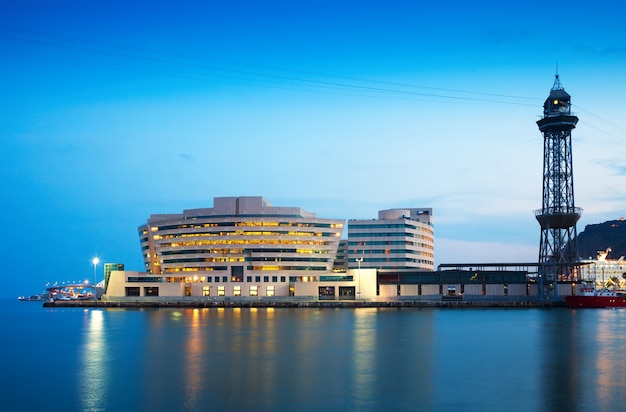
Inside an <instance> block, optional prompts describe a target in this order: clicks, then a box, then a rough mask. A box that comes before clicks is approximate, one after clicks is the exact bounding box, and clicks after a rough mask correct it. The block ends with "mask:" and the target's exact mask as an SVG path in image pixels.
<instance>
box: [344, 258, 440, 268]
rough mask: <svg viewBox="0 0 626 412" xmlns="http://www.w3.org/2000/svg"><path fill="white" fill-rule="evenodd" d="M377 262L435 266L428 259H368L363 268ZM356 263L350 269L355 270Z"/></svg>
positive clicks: (352, 263)
mask: <svg viewBox="0 0 626 412" xmlns="http://www.w3.org/2000/svg"><path fill="white" fill-rule="evenodd" d="M377 262H412V263H427V264H433V262H432V261H430V260H427V259H412V258H367V259H364V260H363V262H362V263H361V266H363V265H365V264H367V263H377ZM354 267H355V264H354V262H350V268H354Z"/></svg>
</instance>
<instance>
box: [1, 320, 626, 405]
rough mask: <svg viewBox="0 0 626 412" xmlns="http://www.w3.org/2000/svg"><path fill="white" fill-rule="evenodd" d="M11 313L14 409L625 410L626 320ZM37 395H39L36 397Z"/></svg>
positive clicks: (9, 394) (7, 400)
mask: <svg viewBox="0 0 626 412" xmlns="http://www.w3.org/2000/svg"><path fill="white" fill-rule="evenodd" d="M8 315H11V316H8ZM8 315H7V312H3V311H0V320H1V321H3V323H4V324H5V325H6V326H5V328H4V330H3V331H2V333H4V336H3V338H5V341H11V342H15V344H14V345H13V344H12V345H10V346H7V347H6V348H5V350H4V351H2V352H0V353H2V355H0V356H2V358H0V361H2V362H3V366H4V369H5V371H6V372H5V373H6V374H7V376H13V377H14V380H13V381H12V382H10V383H9V384H8V385H5V386H4V387H2V388H1V389H0V390H2V393H0V395H2V396H3V399H4V405H5V406H8V407H9V409H7V410H13V409H14V408H16V407H17V406H18V405H19V406H20V407H21V409H25V410H33V409H41V408H45V409H48V410H67V409H70V410H83V411H98V410H138V411H148V410H150V411H161V410H188V411H203V410H219V409H222V410H272V411H274V410H294V409H296V410H300V411H302V410H316V411H317V410H342V411H361V410H385V411H393V410H398V411H400V410H401V411H404V410H424V411H502V410H505V411H506V412H512V411H527V410H533V411H545V412H549V411H561V410H567V411H574V412H578V411H580V412H586V411H611V410H621V409H622V406H623V405H624V404H626V394H625V390H626V387H625V385H626V359H625V358H624V356H623V354H624V351H625V350H626V335H625V334H626V310H569V309H548V310H541V309H495V308H490V309H458V310H457V309H407V308H405V309H391V308H389V309H272V308H268V309H266V308H258V309H228V308H226V309H224V308H220V309H215V308H212V309H178V310H173V309H151V310H100V309H90V310H83V309H76V310H68V309H63V310H57V309H54V310H46V311H39V312H36V311H33V312H32V313H18V315H19V316H16V315H12V314H11V313H10V312H9V313H8ZM16 319H18V320H19V321H18V320H16ZM26 319H30V320H29V321H28V322H31V325H32V322H40V324H41V325H42V327H43V326H44V325H45V327H46V328H47V329H49V330H56V331H62V332H63V333H64V334H65V336H58V335H56V334H49V335H48V338H47V340H46V346H41V336H37V337H35V336H34V335H33V334H32V332H31V330H36V328H32V327H24V325H25V324H26V323H25V322H26ZM29 334H30V335H29ZM10 339H13V340H10ZM36 340H38V343H39V345H35V343H34V342H35V341H36ZM35 348H37V349H35ZM52 354H53V355H54V357H53V356H52ZM50 359H54V360H55V362H56V363H57V364H58V365H62V366H63V367H57V369H56V370H55V374H54V375H53V376H54V379H51V378H50V374H28V377H26V374H25V373H24V372H23V369H24V368H29V367H30V368H33V367H34V366H35V365H40V364H46V362H49V361H50ZM32 387H37V388H38V392H39V394H40V396H38V397H32V396H31V397H29V396H28V395H27V391H28V388H32ZM50 399H55V400H56V402H49V400H50Z"/></svg>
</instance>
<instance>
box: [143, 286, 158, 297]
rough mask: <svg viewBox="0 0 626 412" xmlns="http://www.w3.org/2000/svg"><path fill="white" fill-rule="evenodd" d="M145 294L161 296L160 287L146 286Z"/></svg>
mask: <svg viewBox="0 0 626 412" xmlns="http://www.w3.org/2000/svg"><path fill="white" fill-rule="evenodd" d="M143 294H144V296H159V288H155V287H151V286H146V287H145V288H143Z"/></svg>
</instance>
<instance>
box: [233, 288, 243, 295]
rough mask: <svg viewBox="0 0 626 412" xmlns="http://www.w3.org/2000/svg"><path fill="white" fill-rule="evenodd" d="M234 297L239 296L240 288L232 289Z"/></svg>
mask: <svg viewBox="0 0 626 412" xmlns="http://www.w3.org/2000/svg"><path fill="white" fill-rule="evenodd" d="M233 295H234V296H241V286H235V287H234V289H233Z"/></svg>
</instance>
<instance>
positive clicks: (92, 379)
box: [78, 310, 109, 411]
mask: <svg viewBox="0 0 626 412" xmlns="http://www.w3.org/2000/svg"><path fill="white" fill-rule="evenodd" d="M84 322H85V331H86V335H85V341H84V344H83V347H82V349H81V353H80V356H81V360H82V362H81V363H80V367H79V380H78V382H79V384H80V395H79V400H80V402H81V409H82V410H88V411H103V410H105V409H106V408H105V405H106V399H107V396H109V394H108V393H107V376H106V374H105V365H106V364H107V353H106V347H105V340H106V337H105V333H104V331H105V329H104V316H103V312H102V311H100V310H85V311H84Z"/></svg>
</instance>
